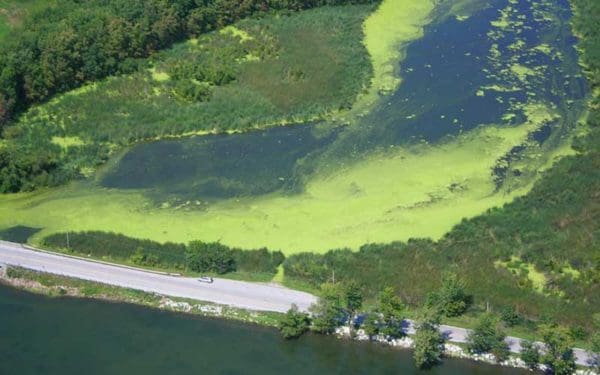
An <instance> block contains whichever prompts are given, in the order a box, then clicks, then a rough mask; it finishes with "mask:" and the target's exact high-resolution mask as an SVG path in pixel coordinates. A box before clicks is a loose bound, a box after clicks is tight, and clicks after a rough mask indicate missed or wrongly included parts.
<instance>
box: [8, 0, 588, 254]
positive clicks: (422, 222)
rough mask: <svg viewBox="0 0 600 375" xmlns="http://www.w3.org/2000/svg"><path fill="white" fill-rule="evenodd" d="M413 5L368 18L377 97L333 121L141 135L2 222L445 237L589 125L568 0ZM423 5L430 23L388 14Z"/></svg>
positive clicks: (534, 173)
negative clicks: (94, 171)
mask: <svg viewBox="0 0 600 375" xmlns="http://www.w3.org/2000/svg"><path fill="white" fill-rule="evenodd" d="M409 3H410V2H405V1H403V0H386V1H385V2H384V3H383V4H384V5H385V6H383V5H382V7H383V8H380V9H383V11H379V10H378V11H376V12H374V13H373V14H372V15H371V16H369V18H368V19H367V20H366V21H365V25H371V24H374V25H375V26H377V25H379V26H381V25H388V26H390V27H393V28H394V30H391V29H390V30H388V29H387V28H383V29H381V27H379V28H378V27H375V28H374V29H373V30H371V28H370V27H365V43H366V45H367V47H369V46H371V47H372V49H373V50H372V51H371V48H369V50H370V51H371V52H374V54H373V56H372V57H373V59H372V60H373V61H372V63H373V69H374V82H373V85H371V86H372V87H369V89H368V92H367V93H366V94H365V95H366V96H365V97H366V98H367V99H368V100H367V99H365V100H362V99H361V98H363V97H360V98H358V99H357V102H356V103H355V104H354V106H353V107H352V108H351V109H347V110H344V111H342V112H341V113H340V114H334V115H332V117H331V118H330V117H327V119H326V120H324V121H323V122H321V123H311V124H305V125H295V126H290V127H274V128H270V129H266V130H256V131H251V132H247V133H244V134H231V135H211V136H205V137H192V138H180V139H169V140H160V141H156V142H149V143H143V144H138V145H135V146H133V147H132V148H131V149H130V150H128V151H127V152H126V153H125V154H124V155H123V156H122V157H121V158H120V159H118V158H116V157H115V159H113V160H111V161H110V163H109V165H108V166H107V167H106V168H104V169H103V170H102V171H101V172H100V173H99V174H98V175H96V178H95V179H94V181H87V182H86V183H81V184H73V186H70V187H65V188H61V189H57V190H54V191H51V192H48V193H37V194H36V193H34V194H30V195H27V196H25V197H23V198H19V197H16V198H15V197H7V198H3V197H0V201H1V203H2V204H0V228H12V227H15V226H19V225H21V226H27V227H32V228H40V231H39V232H36V233H35V234H34V235H33V237H32V238H31V239H30V240H32V242H36V241H39V240H40V239H41V238H43V237H44V236H46V235H49V234H53V233H57V232H65V231H89V230H100V231H109V232H110V231H112V232H119V233H122V234H125V235H128V236H132V237H138V238H148V239H152V240H156V241H161V242H167V241H170V242H187V241H192V240H202V241H205V242H213V241H220V242H222V243H224V244H227V245H229V246H235V247H240V248H245V249H250V248H261V247H268V248H271V249H280V250H282V251H284V252H285V253H286V254H291V253H294V252H300V251H317V252H323V251H327V250H329V249H334V248H346V247H347V248H351V249H358V248H359V247H360V246H362V245H364V244H366V243H372V242H377V243H384V242H393V241H406V240H408V239H410V238H427V237H429V238H432V239H434V240H435V239H439V238H441V237H442V236H443V235H444V234H445V233H447V232H448V231H449V230H450V229H451V228H452V227H453V226H454V225H456V224H457V223H459V222H460V221H461V220H462V219H464V218H470V217H474V216H477V215H479V214H481V213H483V212H485V211H486V210H488V209H489V208H491V207H500V206H502V205H503V204H505V203H507V202H510V201H512V200H513V199H514V198H515V197H518V196H522V195H525V194H527V193H528V192H529V190H530V189H531V187H532V186H533V184H534V183H535V181H536V180H537V179H538V178H539V176H540V175H541V173H542V172H543V171H544V170H547V169H548V168H550V167H551V166H552V165H553V163H554V162H555V161H556V160H558V159H559V158H561V157H564V156H565V155H569V154H572V153H573V152H574V151H573V150H572V149H571V147H570V145H571V141H572V139H573V138H574V137H576V136H577V135H578V134H582V133H584V132H585V131H586V129H585V125H584V123H585V121H583V117H584V115H585V107H586V99H587V97H588V96H589V88H588V87H587V83H586V81H585V79H584V77H583V75H582V73H581V69H580V67H579V66H578V54H577V52H576V50H575V44H576V39H575V37H574V36H573V34H572V32H571V28H570V18H571V10H570V8H569V3H568V1H566V0H560V1H550V0H539V1H531V0H523V1H518V2H515V1H509V0H486V1H462V0H453V1H448V2H441V3H437V2H436V4H437V5H436V6H435V7H434V6H433V2H429V1H416V2H415V3H414V4H417V3H419V4H421V5H422V4H429V5H430V6H423V9H421V7H413V6H410V7H408V8H410V9H408V8H407V9H403V8H402V9H403V10H402V12H398V14H395V13H394V10H393V9H398V6H401V5H403V4H404V5H406V4H409ZM390 12H391V13H390ZM411 12H414V17H412V16H411V17H410V19H411V22H412V21H413V19H414V20H416V19H420V20H423V21H422V22H417V23H418V25H417V26H415V27H412V26H410V25H408V26H407V24H406V23H402V22H390V20H389V19H388V17H391V18H393V19H397V18H399V17H400V18H399V19H401V17H402V14H412V13H411ZM407 17H408V16H407ZM425 20H427V21H425ZM415 22H416V21H415ZM411 25H412V24H411ZM396 28H397V29H396ZM406 28H408V30H405V29H406ZM380 29H381V30H380ZM384 29H385V30H384ZM378 30H379V31H378ZM398 34H400V35H404V34H406V35H404V36H403V37H402V38H399V39H398V38H393V37H392V38H391V39H392V41H391V42H390V43H384V42H382V41H381V40H382V39H384V40H387V39H390V35H391V36H394V35H398ZM395 39H398V40H400V41H401V42H398V43H396V42H394V40H395ZM373 44H374V45H373ZM380 44H381V45H380ZM388 49H389V50H388ZM380 53H381V56H380ZM377 56H379V57H378V58H376V57H377ZM379 60H381V61H379ZM390 61H391V62H390ZM390 64H391V65H390ZM378 72H379V73H378ZM380 73H381V74H383V75H384V76H385V75H386V74H387V75H390V77H387V78H389V79H390V82H397V83H399V85H393V84H388V83H389V82H387V81H388V80H386V79H384V78H385V77H384V78H382V77H381V74H380ZM380 81H383V83H382V82H380ZM371 99H372V100H371ZM580 120H581V121H580ZM174 121H175V120H174ZM198 121H199V122H202V121H203V119H202V118H199V119H198ZM96 182H97V183H96Z"/></svg>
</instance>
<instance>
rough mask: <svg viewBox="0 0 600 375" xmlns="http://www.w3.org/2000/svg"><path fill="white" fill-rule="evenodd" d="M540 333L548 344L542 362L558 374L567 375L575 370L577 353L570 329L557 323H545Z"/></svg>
mask: <svg viewBox="0 0 600 375" xmlns="http://www.w3.org/2000/svg"><path fill="white" fill-rule="evenodd" d="M540 333H541V335H542V338H543V340H544V344H545V345H546V353H545V354H544V355H543V356H542V362H543V363H544V364H545V365H546V366H548V367H550V368H551V369H552V372H553V373H554V374H556V375H567V374H572V373H574V372H575V369H576V365H575V353H573V342H572V341H571V340H572V339H571V337H570V335H569V331H568V330H567V329H566V328H564V327H560V326H558V325H556V324H545V325H542V326H541V327H540Z"/></svg>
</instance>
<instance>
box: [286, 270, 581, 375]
mask: <svg viewBox="0 0 600 375" xmlns="http://www.w3.org/2000/svg"><path fill="white" fill-rule="evenodd" d="M455 285H456V279H455V278H452V277H448V278H446V279H445V285H444V286H443V287H442V290H444V289H445V290H450V289H454V288H455ZM460 289H461V294H463V295H464V296H469V295H470V294H469V293H468V292H467V291H466V290H464V289H462V288H460ZM440 292H441V291H440ZM349 296H352V298H349ZM464 299H465V298H458V299H453V300H452V301H445V302H442V301H440V302H438V304H437V305H431V304H430V303H428V302H426V303H425V304H423V305H422V306H421V308H420V309H419V310H418V313H417V316H416V319H415V321H414V327H415V332H414V334H413V335H412V336H411V340H412V347H413V349H414V350H413V357H414V360H415V365H416V366H417V367H418V368H422V369H427V368H431V367H433V366H436V365H439V364H440V363H441V362H442V361H443V357H444V356H445V355H446V354H445V352H444V350H445V342H446V337H445V336H444V335H443V334H442V333H441V332H440V330H439V325H440V322H441V318H442V316H443V312H444V311H447V309H448V307H449V306H454V305H456V302H457V301H458V300H464ZM467 299H468V298H467ZM357 301H359V302H360V303H356V302H357ZM362 301H363V294H362V289H361V288H360V286H359V285H357V284H343V283H324V284H322V285H321V286H320V297H319V299H318V301H317V303H316V304H315V305H313V306H312V307H311V315H310V316H309V315H308V314H305V313H302V312H299V311H298V309H297V307H295V306H292V308H291V309H290V310H289V311H288V312H287V314H286V315H284V316H283V317H282V318H281V320H280V323H279V325H278V328H279V330H280V332H281V334H282V335H283V337H284V338H286V339H295V338H298V337H300V336H301V335H302V334H303V333H305V332H307V331H309V330H310V331H313V332H316V333H321V334H334V333H336V334H339V333H340V332H343V329H344V328H345V329H347V331H346V332H347V333H348V334H349V336H350V337H351V338H353V337H355V336H357V335H366V337H367V338H368V339H369V340H371V341H379V342H389V341H392V340H395V339H398V338H402V337H405V336H406V335H407V333H406V329H405V323H406V318H407V310H406V305H405V304H404V302H403V301H402V300H401V299H400V297H399V296H398V294H397V292H396V291H395V290H394V289H393V288H391V287H386V288H384V289H383V290H381V291H380V292H379V293H378V296H377V298H376V299H375V301H374V303H372V304H371V306H372V307H370V308H368V307H363V305H362ZM459 315H462V313H460V314H459ZM506 327H507V323H506V322H505V321H503V318H502V317H501V315H499V314H495V313H491V312H486V313H484V314H481V315H480V317H479V318H478V321H477V324H476V326H475V327H473V329H472V331H471V333H470V334H469V336H468V337H467V343H466V348H467V351H468V352H469V353H471V354H473V355H477V356H482V355H491V356H492V358H493V359H494V361H495V362H496V363H502V362H505V361H507V360H509V359H510V358H511V355H512V356H513V357H514V356H515V354H511V352H510V350H509V346H508V343H507V342H506V341H505V340H506ZM340 330H342V331H340ZM537 335H538V337H540V339H541V340H542V341H543V342H544V343H545V344H546V349H545V350H542V348H540V347H539V346H538V344H534V343H532V342H530V341H524V342H523V350H522V352H521V353H519V354H518V356H519V358H520V359H521V360H522V361H523V363H524V364H525V365H526V366H528V367H529V368H530V369H539V368H541V367H540V365H543V366H545V367H544V368H545V370H546V371H547V372H548V373H553V374H557V375H567V374H572V373H574V371H575V369H576V364H575V356H574V352H573V346H574V340H573V334H572V332H570V331H569V330H568V329H567V328H566V327H564V326H560V325H558V324H556V323H546V324H543V325H540V327H539V329H538V331H537Z"/></svg>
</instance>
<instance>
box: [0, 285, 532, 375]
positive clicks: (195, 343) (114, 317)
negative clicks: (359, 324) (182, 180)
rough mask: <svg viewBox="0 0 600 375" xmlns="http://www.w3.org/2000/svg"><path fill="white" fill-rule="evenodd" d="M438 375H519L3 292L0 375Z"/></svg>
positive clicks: (338, 342)
mask: <svg viewBox="0 0 600 375" xmlns="http://www.w3.org/2000/svg"><path fill="white" fill-rule="evenodd" d="M419 373H423V374H431V375H436V374H445V375H454V374H456V375H459V374H460V375H468V374H480V375H484V374H486V375H513V374H515V375H516V374H525V372H524V371H519V370H516V369H508V368H502V367H494V366H489V365H481V364H477V363H475V362H470V361H463V360H450V359H449V360H446V361H445V362H444V364H443V365H442V366H440V367H437V368H435V369H433V370H431V371H427V372H419V371H416V370H415V369H414V365H413V362H412V359H411V352H409V351H402V350H394V349H391V348H385V347H381V346H378V345H372V344H358V343H352V342H346V341H342V340H337V339H334V338H331V337H324V336H306V337H303V338H302V339H300V340H297V341H284V340H283V339H281V337H280V336H279V334H278V333H277V332H276V331H275V330H273V329H268V328H264V327H258V326H253V325H245V324H241V323H235V322H228V321H223V320H215V319H204V318H198V317H192V316H186V315H179V314H173V313H167V312H162V311H158V310H150V309H145V308H142V307H138V306H133V305H126V304H117V303H105V302H99V301H93V300H84V299H70V298H46V297H42V296H38V295H33V294H29V293H25V292H21V291H17V290H15V289H12V288H8V287H5V286H0V374H3V375H27V374H32V375H33V374H35V375H39V374H44V375H53V374H57V375H65V374H86V375H93V374H102V375H104V374H129V375H135V374H144V375H149V374H172V375H174V374H261V375H269V374H286V375H293V374H419Z"/></svg>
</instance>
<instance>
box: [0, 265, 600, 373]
mask: <svg viewBox="0 0 600 375" xmlns="http://www.w3.org/2000/svg"><path fill="white" fill-rule="evenodd" d="M0 285H6V286H9V287H13V288H15V289H18V290H24V291H26V292H30V293H34V294H38V295H43V296H47V297H51V298H60V297H71V298H91V299H95V300H99V301H106V302H119V303H129V304H135V305H139V306H142V307H147V308H152V309H158V310H164V311H170V312H174V313H183V314H191V315H197V316H201V317H205V318H215V319H226V320H234V321H239V322H242V323H248V324H257V325H261V326H265V327H271V328H276V327H277V324H278V322H279V318H280V317H281V316H283V314H281V313H276V312H264V311H251V310H245V309H240V308H235V307H231V306H227V305H220V304H215V303H210V302H205V301H197V300H192V299H186V298H176V297H169V296H164V295H160V294H156V293H148V292H143V291H138V290H133V289H127V288H122V287H117V286H111V285H107V284H102V283H97V282H93V281H86V280H81V279H76V278H70V277H64V276H57V275H53V274H48V273H43V272H38V271H33V270H29V269H26V268H20V267H13V266H3V265H0ZM333 335H334V336H335V337H337V338H338V339H341V340H353V341H360V342H364V341H368V342H370V343H373V344H379V345H387V346H391V347H394V348H398V349H404V350H410V349H412V348H413V340H412V338H411V337H410V336H409V335H407V336H404V337H402V338H399V339H389V338H386V337H384V336H382V335H379V336H375V337H371V338H370V337H368V336H367V335H365V334H364V331H363V330H357V331H354V332H353V333H352V334H351V333H350V331H349V328H348V327H338V328H337V329H336V332H335V333H334V334H333ZM444 348H445V350H444V357H447V358H458V359H467V360H470V361H475V362H482V363H486V364H491V365H497V366H504V367H514V368H527V367H526V366H525V364H524V363H523V362H522V361H521V360H520V358H519V357H518V356H515V355H514V353H513V354H512V355H511V357H510V358H509V359H508V360H506V361H503V362H497V361H496V360H495V359H494V357H493V355H491V354H481V355H478V354H470V353H468V352H467V351H466V350H465V349H464V348H463V347H462V346H461V345H458V344H456V343H450V342H446V343H444ZM578 367H580V368H579V369H578V370H577V372H576V374H578V375H597V373H596V372H594V371H593V370H591V369H583V368H581V366H578ZM539 370H541V371H544V367H543V365H542V366H540V368H539Z"/></svg>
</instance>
